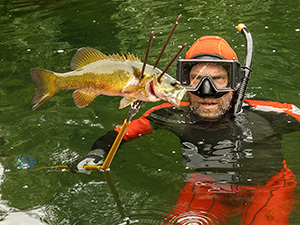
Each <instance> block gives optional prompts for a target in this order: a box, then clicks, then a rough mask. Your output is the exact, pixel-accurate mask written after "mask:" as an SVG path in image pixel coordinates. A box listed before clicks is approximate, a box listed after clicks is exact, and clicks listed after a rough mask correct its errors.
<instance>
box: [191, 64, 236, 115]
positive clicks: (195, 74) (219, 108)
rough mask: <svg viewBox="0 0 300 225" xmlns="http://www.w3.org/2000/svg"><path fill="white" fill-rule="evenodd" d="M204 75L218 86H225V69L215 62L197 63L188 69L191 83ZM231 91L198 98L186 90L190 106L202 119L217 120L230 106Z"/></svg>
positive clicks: (226, 82) (226, 80) (196, 82)
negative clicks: (218, 95) (215, 95)
mask: <svg viewBox="0 0 300 225" xmlns="http://www.w3.org/2000/svg"><path fill="white" fill-rule="evenodd" d="M204 75H209V76H210V77H211V78H212V79H213V81H214V83H215V84H216V86H217V87H218V88H225V87H226V86H227V84H228V75H227V72H226V70H225V69H224V68H223V67H222V66H220V65H218V64H216V63H205V64H203V63H199V64H197V65H195V66H193V68H192V69H191V71H190V81H191V85H192V86H194V85H197V84H198V83H199V81H200V80H201V78H202V77H203V76H204ZM232 96H233V92H232V91H231V92H228V93H226V94H225V95H223V96H222V97H220V98H211V97H207V98H200V97H199V96H196V95H194V94H192V93H191V92H187V98H188V100H189V102H190V103H191V104H190V108H191V109H192V111H193V112H194V113H195V114H196V115H198V116H199V117H200V118H201V119H203V120H208V121H215V120H218V119H219V118H220V117H221V116H222V115H224V114H225V113H226V111H227V110H228V109H229V108H230V102H231V100H232Z"/></svg>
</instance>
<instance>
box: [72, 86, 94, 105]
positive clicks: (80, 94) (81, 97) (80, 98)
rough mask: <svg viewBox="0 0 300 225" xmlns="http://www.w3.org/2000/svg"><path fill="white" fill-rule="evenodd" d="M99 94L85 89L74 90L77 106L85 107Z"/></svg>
mask: <svg viewBox="0 0 300 225" xmlns="http://www.w3.org/2000/svg"><path fill="white" fill-rule="evenodd" d="M97 96H98V94H95V93H91V92H88V91H83V90H76V91H74V92H73V99H74V102H75V104H76V105H77V107H79V108H83V107H85V106H87V105H88V104H90V103H91V102H92V101H93V100H94V99H95V98H96V97H97Z"/></svg>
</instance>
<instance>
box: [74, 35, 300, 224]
mask: <svg viewBox="0 0 300 225" xmlns="http://www.w3.org/2000/svg"><path fill="white" fill-rule="evenodd" d="M237 60H238V58H237V55H236V53H235V52H234V50H233V49H232V48H231V47H230V45H229V44H228V43H227V42H226V41H225V40H224V39H223V38H221V37H217V36H205V37H201V38H199V39H198V40H197V41H196V42H195V43H194V44H193V45H192V46H191V47H190V48H189V50H188V51H187V53H186V55H185V59H180V60H179V61H178V66H177V79H178V80H179V81H180V82H181V83H182V85H184V86H185V87H186V88H187V90H188V92H187V100H188V102H182V103H181V106H182V107H181V109H176V108H175V107H173V106H172V105H171V104H170V103H164V104H162V105H160V106H156V107H154V108H152V109H150V110H148V111H147V112H146V113H144V115H143V116H142V117H140V118H138V119H135V120H133V121H132V122H131V123H130V124H129V127H128V129H127V132H126V133H125V136H124V138H123V142H128V141H131V140H133V139H135V138H138V137H141V136H143V135H146V134H150V133H152V132H153V131H155V130H157V129H168V130H170V131H172V132H173V133H174V134H175V135H176V136H177V137H179V138H180V141H181V143H182V146H183V148H182V150H183V156H184V158H185V164H186V166H187V167H189V168H191V169H194V170H195V173H191V174H186V184H185V186H184V188H183V189H182V191H181V193H180V196H179V197H178V200H177V203H176V206H175V207H174V209H173V210H172V211H171V212H170V213H169V214H168V215H167V216H166V218H165V220H164V221H163V224H185V222H200V221H202V222H206V223H207V224H219V223H222V224H226V222H227V221H228V220H229V219H230V218H232V217H235V216H238V215H240V216H241V217H240V223H241V224H288V218H289V214H290V213H291V211H292V209H293V204H294V203H293V201H294V189H295V187H296V181H295V175H294V174H293V173H292V171H291V170H290V169H288V168H287V165H286V162H285V161H283V157H282V153H281V145H280V142H281V139H282V135H283V134H285V133H289V132H293V131H300V126H299V122H300V111H299V109H298V108H297V107H296V106H295V105H292V104H287V103H278V102H272V101H265V100H253V99H242V100H243V102H242V103H243V107H242V112H241V110H236V109H238V108H239V105H238V104H241V102H239V101H238V99H239V98H243V97H244V96H241V94H240V93H242V92H241V91H240V89H241V88H242V81H243V79H244V78H245V77H244V76H245V73H243V71H244V70H245V69H248V70H249V69H250V68H243V66H240V64H239V62H238V61H237ZM243 88H245V87H243ZM119 131H120V127H118V128H116V129H115V130H113V131H110V132H108V133H107V134H106V135H104V136H102V137H100V138H99V139H98V140H96V141H95V143H94V145H93V147H92V151H91V152H89V153H88V155H87V156H84V157H82V158H80V159H78V160H76V161H75V162H74V163H73V164H72V168H73V171H75V172H82V173H87V172H88V171H87V170H85V169H84V166H85V165H99V164H101V163H103V160H104V158H105V156H106V155H107V153H108V152H109V150H110V147H111V145H112V143H113V141H114V140H115V138H116V136H117V134H118V132H119ZM282 165H283V167H282ZM259 171H265V172H264V173H260V172H259Z"/></svg>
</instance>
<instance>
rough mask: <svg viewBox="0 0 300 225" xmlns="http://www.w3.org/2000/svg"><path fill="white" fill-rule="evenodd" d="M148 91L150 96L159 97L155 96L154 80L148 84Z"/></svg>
mask: <svg viewBox="0 0 300 225" xmlns="http://www.w3.org/2000/svg"><path fill="white" fill-rule="evenodd" d="M148 91H149V92H150V94H152V95H154V96H155V97H157V98H158V96H157V95H156V94H155V92H154V87H153V80H151V81H150V82H149V84H148Z"/></svg>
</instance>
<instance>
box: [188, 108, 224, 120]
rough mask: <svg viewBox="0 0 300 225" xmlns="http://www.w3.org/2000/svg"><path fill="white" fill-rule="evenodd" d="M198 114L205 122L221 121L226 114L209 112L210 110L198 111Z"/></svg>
mask: <svg viewBox="0 0 300 225" xmlns="http://www.w3.org/2000/svg"><path fill="white" fill-rule="evenodd" d="M196 111H197V112H194V111H193V112H194V113H195V114H197V115H198V116H199V117H200V118H201V120H204V121H216V120H219V119H220V118H221V117H222V116H223V115H224V113H223V112H222V113H221V112H216V111H208V110H196Z"/></svg>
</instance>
